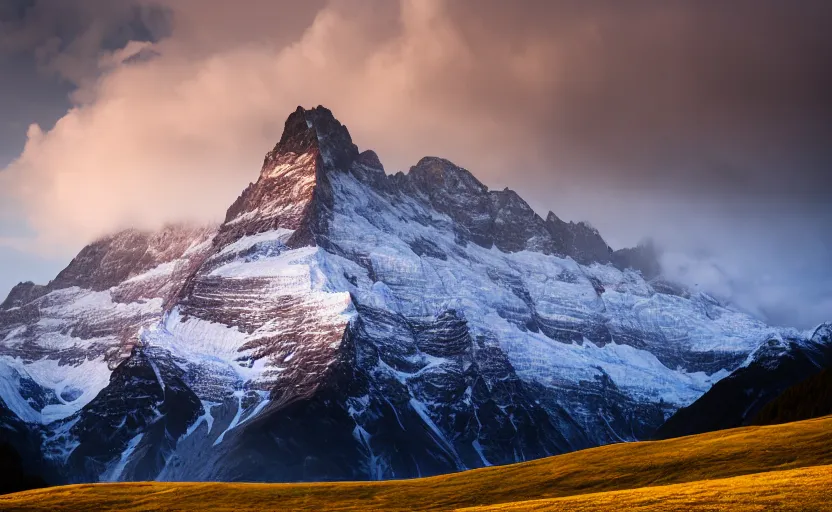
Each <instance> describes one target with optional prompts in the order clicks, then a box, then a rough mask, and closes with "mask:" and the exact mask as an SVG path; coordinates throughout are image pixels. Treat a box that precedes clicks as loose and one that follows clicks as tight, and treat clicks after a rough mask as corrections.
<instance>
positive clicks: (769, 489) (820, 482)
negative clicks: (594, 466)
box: [464, 466, 832, 512]
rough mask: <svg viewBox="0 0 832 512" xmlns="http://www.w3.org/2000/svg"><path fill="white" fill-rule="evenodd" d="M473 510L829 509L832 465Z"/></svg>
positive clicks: (748, 511) (747, 511)
mask: <svg viewBox="0 0 832 512" xmlns="http://www.w3.org/2000/svg"><path fill="white" fill-rule="evenodd" d="M464 510H466V511H469V512H475V511H476V512H486V511H488V512H497V511H499V512H521V511H523V512H527V511H536V512H543V511H569V512H584V511H586V512H590V511H592V512H604V511H607V510H609V511H615V512H621V511H622V510H651V511H656V512H658V511H675V510H688V511H706V510H708V511H711V510H731V511H737V512H751V511H768V510H779V511H800V510H806V511H809V510H811V511H825V510H832V466H815V467H810V468H801V469H791V470H788V471H772V472H769V473H757V474H755V475H745V476H737V477H734V478H722V479H719V480H703V481H699V482H690V483H686V484H675V485H663V486H659V487H642V488H640V489H631V490H627V491H610V492H602V493H596V494H583V495H580V496H570V497H567V498H555V499H549V500H534V501H523V502H516V503H510V504H505V505H494V506H485V507H476V508H468V509H464Z"/></svg>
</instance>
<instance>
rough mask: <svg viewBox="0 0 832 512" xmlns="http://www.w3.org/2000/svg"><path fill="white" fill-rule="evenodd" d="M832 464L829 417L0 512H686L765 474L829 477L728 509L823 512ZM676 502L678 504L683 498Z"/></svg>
mask: <svg viewBox="0 0 832 512" xmlns="http://www.w3.org/2000/svg"><path fill="white" fill-rule="evenodd" d="M830 464H832V418H830V417H827V418H820V419H816V420H808V421H802V422H797V423H789V424H785V425H775V426H768V427H744V428H739V429H734V430H727V431H720V432H713V433H709V434H702V435H698V436H691V437H685V438H681V439H672V440H669V441H654V442H640V443H619V444H615V445H610V446H603V447H600V448H592V449H588V450H581V451H578V452H574V453H569V454H565V455H559V456H556V457H550V458H546V459H541V460H536V461H532V462H526V463H521V464H512V465H509V466H501V467H493V468H482V469H477V470H472V471H465V472H461V473H454V474H450V475H443V476H438V477H432V478H420V479H412V480H397V481H386V482H339V483H312V484H231V483H155V482H154V483H148V482H141V483H126V484H115V485H77V486H68V487H57V488H53V489H44V490H40V491H32V492H27V493H20V494H17V495H11V496H6V497H0V509H12V510H14V509H15V508H17V509H25V510H50V511H52V510H79V509H80V510H119V511H127V510H130V511H132V510H137V511H138V510H141V511H151V510H172V509H173V510H176V509H198V510H236V511H248V510H257V511H260V510H315V511H324V510H341V511H343V510H361V511H366V510H383V511H388V512H390V511H405V510H407V511H413V510H457V509H460V508H464V507H473V506H489V505H491V506H497V505H498V504H500V505H507V504H511V503H512V502H518V501H523V500H539V499H553V498H563V497H573V498H574V499H575V500H580V499H584V500H598V499H599V498H600V499H601V500H603V497H601V496H598V493H605V492H611V491H621V490H626V489H640V491H639V492H642V493H651V492H653V493H656V495H657V496H667V494H665V493H667V490H668V489H667V488H666V487H665V486H668V485H680V484H688V487H687V489H688V490H690V491H691V494H690V495H689V499H688V500H680V501H675V502H671V503H673V504H674V505H673V506H672V507H670V509H671V510H688V507H689V506H690V505H693V504H695V501H694V500H695V499H696V497H697V495H696V493H697V492H699V491H700V490H707V488H708V487H710V486H713V485H716V486H719V485H720V484H719V482H724V483H729V482H728V481H727V480H726V479H728V478H732V477H742V476H746V478H752V477H753V476H754V475H760V476H761V477H763V478H765V475H769V476H772V475H773V474H774V473H778V472H780V471H797V472H800V471H801V470H806V471H824V472H825V473H824V475H825V476H824V478H823V479H822V480H821V481H819V482H815V485H810V482H807V481H801V482H800V483H805V484H806V487H805V488H798V487H797V485H794V484H797V483H798V482H797V481H792V482H790V483H789V485H783V486H782V488H781V489H772V488H771V487H766V486H760V485H752V486H741V485H737V483H735V482H731V483H732V484H734V485H737V487H736V488H735V490H734V492H732V491H730V490H729V489H725V488H724V487H723V489H722V493H721V494H722V499H728V500H730V499H731V498H732V496H736V495H735V492H737V493H739V492H742V493H743V495H744V497H746V498H747V501H746V503H747V504H748V505H754V504H755V503H756V504H757V508H756V509H755V508H751V510H770V509H771V508H770V507H766V506H764V505H765V504H766V503H767V502H766V501H765V500H769V499H776V498H777V497H778V496H784V497H785V498H789V497H793V498H797V497H800V496H801V492H800V491H801V489H802V490H803V491H811V492H812V496H813V498H814V500H813V501H803V502H800V505H801V506H803V507H804V508H803V509H804V510H821V509H819V508H816V507H814V506H813V505H815V504H818V505H823V504H824V500H823V499H822V498H825V497H827V496H828V492H826V491H828V489H829V485H828V484H829V483H832V482H830V476H829V473H828V471H829V467H830V466H829V465H830ZM775 470H776V471H775ZM799 474H800V473H795V474H792V475H791V476H796V477H797V476H798V475H799ZM775 478H777V477H776V476H775ZM817 484H820V485H817ZM754 491H758V492H756V493H755V492H754ZM759 491H763V492H759ZM771 491H776V492H771ZM683 492H684V491H683ZM746 493H747V494H746ZM673 494H676V493H673ZM755 494H756V496H755ZM674 499H677V500H678V499H679V496H678V494H676V497H675V498H674ZM818 499H820V500H818ZM756 500H760V501H759V502H756ZM815 500H818V501H815ZM826 501H828V500H826ZM622 503H626V502H623V501H619V502H618V505H620V506H619V507H618V508H617V510H629V508H627V507H625V506H623V505H622ZM659 503H661V502H659ZM706 503H707V502H706ZM717 503H718V502H717ZM717 503H711V506H710V508H706V510H724V508H719V507H718V506H717ZM769 503H770V502H769ZM601 504H603V502H602V503H601ZM649 504H650V503H646V504H645V503H642V504H641V505H649ZM776 504H777V503H776V502H774V505H776ZM774 509H775V510H779V509H778V508H776V507H775V508H774ZM566 510H569V509H568V508H567V509H566ZM638 510H642V509H641V508H638ZM648 510H649V509H648ZM731 510H733V509H731Z"/></svg>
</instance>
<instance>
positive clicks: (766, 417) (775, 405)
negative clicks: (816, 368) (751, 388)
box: [752, 368, 832, 425]
mask: <svg viewBox="0 0 832 512" xmlns="http://www.w3.org/2000/svg"><path fill="white" fill-rule="evenodd" d="M830 414H832V368H826V369H824V370H822V371H821V372H820V373H817V374H815V375H812V376H811V377H809V378H808V379H806V380H803V381H801V382H799V383H797V384H795V385H794V386H792V387H790V388H788V389H786V391H784V392H782V393H781V394H780V396H778V397H777V398H775V399H774V400H772V401H771V402H769V403H767V404H766V406H765V407H763V409H762V410H761V411H760V412H759V413H758V414H757V416H756V417H755V418H754V421H753V422H752V423H753V424H754V425H776V424H778V423H787V422H790V421H798V420H805V419H810V418H819V417H821V416H828V415H830Z"/></svg>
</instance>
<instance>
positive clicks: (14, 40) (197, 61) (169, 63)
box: [0, 0, 832, 328]
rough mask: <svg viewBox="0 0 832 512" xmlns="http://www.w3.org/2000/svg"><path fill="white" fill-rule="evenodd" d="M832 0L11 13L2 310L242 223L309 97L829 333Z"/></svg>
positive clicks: (743, 303)
mask: <svg viewBox="0 0 832 512" xmlns="http://www.w3.org/2000/svg"><path fill="white" fill-rule="evenodd" d="M830 23H832V3H830V2H828V1H825V0H817V1H816V0H803V1H802V2H800V4H799V7H796V6H795V4H794V3H791V2H782V1H769V0H725V1H721V2H699V1H696V0H690V1H682V0H677V1H665V0H650V1H647V0H644V1H642V0H632V1H628V2H620V1H617V0H598V1H594V0H562V1H556V2H553V1H548V0H542V1H532V0H518V1H514V2H504V1H500V0H476V1H474V0H467V1H466V0H402V1H400V2H395V1H387V0H369V1H367V0H363V1H361V0H331V1H330V0H319V1H304V2H294V1H292V2H288V1H277V0H240V1H235V2H226V1H224V0H117V1H114V0H62V1H60V2H56V1H49V0H3V1H2V2H0V295H5V294H6V292H7V291H8V290H9V289H10V288H11V287H12V286H13V285H14V284H15V283H17V282H18V281H24V280H33V281H36V282H42V283H45V282H47V281H48V280H49V279H51V278H52V277H54V275H55V274H56V273H57V272H58V271H59V270H60V269H61V268H62V267H63V266H65V265H66V264H67V263H68V262H69V260H70V259H71V258H72V257H73V255H74V254H76V253H77V252H78V250H79V249H80V248H81V247H83V246H84V245H85V244H86V243H88V242H90V241H92V240H94V239H95V238H97V237H100V236H102V235H105V234H107V233H110V232H113V231H115V230H118V229H123V228H126V227H137V228H142V229H153V228H157V227H159V226H161V225H162V224H164V223H166V222H170V221H180V220H186V221H193V222H208V221H215V220H219V219H221V218H222V216H223V214H224V211H225V209H226V208H227V207H228V205H230V203H231V202H232V201H233V200H234V199H235V198H236V197H237V196H238V195H239V193H240V192H241V191H242V189H243V188H244V187H245V186H246V185H247V184H248V183H249V182H250V181H253V180H255V179H256V177H257V173H258V171H259V166H260V164H261V162H262V158H263V155H264V154H265V153H266V152H267V151H268V150H269V149H271V147H272V146H273V145H274V144H275V142H276V141H277V140H278V139H279V138H280V132H281V130H282V126H283V122H284V120H285V118H286V117H287V115H288V114H289V113H290V112H292V111H293V110H294V109H295V108H296V107H297V106H298V105H302V106H305V107H312V106H316V105H319V104H322V105H325V106H327V107H328V108H330V109H331V110H332V111H333V112H334V114H335V115H336V117H338V118H339V120H340V121H341V122H343V123H344V124H346V125H347V127H348V128H349V130H350V132H351V134H352V136H353V139H354V141H355V142H356V143H357V144H358V146H359V147H360V148H361V149H373V150H375V151H376V152H377V153H378V154H379V156H380V158H381V160H382V162H383V163H384V165H385V168H386V170H387V171H388V172H391V173H392V172H396V171H399V170H403V171H406V170H407V169H408V168H409V167H410V166H411V165H413V164H415V162H417V161H418V160H419V159H420V158H421V157H422V156H425V155H433V156H442V157H445V158H448V159H450V160H452V161H454V162H455V163H457V164H458V165H461V166H463V167H466V168H468V169H469V170H471V171H472V172H473V173H474V174H475V175H476V176H477V177H478V178H480V179H481V180H482V181H483V182H484V183H486V184H487V185H489V186H490V187H492V188H498V189H501V188H503V187H506V186H508V187H511V188H513V189H514V190H516V191H517V192H518V193H519V194H520V195H521V196H522V197H524V198H525V199H526V200H527V201H528V202H529V203H530V204H531V205H532V207H533V208H535V210H536V211H538V213H540V214H542V215H545V214H546V212H547V211H549V210H552V211H554V212H555V213H556V214H557V215H558V216H560V217H561V218H564V219H567V220H576V221H577V220H586V221H589V222H590V223H591V224H592V225H594V226H596V227H597V228H598V229H599V230H600V231H601V233H602V235H603V236H604V237H605V239H606V240H607V242H608V243H609V244H610V245H611V246H612V247H613V248H620V247H625V246H631V245H634V244H636V243H638V242H639V241H641V240H643V239H644V238H646V237H650V238H652V239H654V240H655V242H656V243H657V245H658V246H659V247H660V248H661V249H662V251H663V252H662V264H663V266H664V269H665V272H666V273H667V275H668V276H669V277H671V278H673V279H675V280H678V281H681V282H683V283H685V284H688V285H689V286H691V287H694V288H696V289H701V290H704V291H707V292H709V293H712V294H714V295H716V296H718V297H720V298H722V299H724V300H726V301H729V302H731V303H732V304H734V305H736V306H737V307H739V308H741V309H744V310H746V311H748V312H750V313H751V314H754V315H756V316H758V317H760V318H762V319H764V320H766V321H768V322H771V323H773V324H777V325H790V326H796V327H800V328H811V327H813V326H814V325H816V324H818V323H820V322H822V321H826V320H832V271H830V263H832V206H830V205H831V204H832V201H830V193H832V167H831V166H832V143H830V141H832V94H830V93H829V91H830V90H832V67H830V66H829V62H832V36H829V35H828V34H827V32H828V30H827V28H828V26H830Z"/></svg>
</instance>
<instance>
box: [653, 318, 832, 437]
mask: <svg viewBox="0 0 832 512" xmlns="http://www.w3.org/2000/svg"><path fill="white" fill-rule="evenodd" d="M831 367H832V324H823V325H821V326H819V327H818V328H817V329H815V331H814V332H813V333H812V335H811V337H809V339H794V338H782V337H776V338H771V339H769V340H768V341H766V342H765V343H764V344H762V345H761V346H760V347H759V348H757V349H756V350H755V351H754V352H752V353H751V354H750V355H749V356H748V359H746V361H745V362H744V363H743V364H742V365H741V366H740V367H739V368H738V369H737V370H735V371H734V372H733V373H731V375H729V376H728V377H726V378H724V379H722V380H721V381H719V382H717V383H716V384H715V385H714V386H713V387H712V388H711V389H710V390H709V391H708V392H707V393H705V394H704V395H702V396H701V397H700V398H699V399H697V400H696V401H695V402H693V403H692V404H690V405H689V406H687V407H683V408H682V409H680V410H679V411H677V412H676V414H674V415H673V416H672V417H671V418H670V419H668V420H667V422H666V423H665V424H664V425H662V426H661V427H660V428H659V429H658V430H657V431H656V434H655V437H656V438H657V439H667V438H670V437H678V436H684V435H690V434H699V433H702V432H710V431H713V430H721V429H725V428H733V427H739V426H742V425H750V424H752V423H753V422H754V418H755V417H757V415H758V413H760V412H761V411H762V410H763V409H764V407H766V406H767V405H768V404H770V403H771V402H772V401H774V400H775V399H776V398H778V396H780V395H781V393H783V392H784V391H786V390H787V389H789V388H790V387H791V386H794V385H795V384H798V383H800V382H801V381H803V380H804V379H806V378H807V377H809V376H812V375H815V374H817V373H818V372H820V371H821V370H823V369H825V368H831ZM809 389H812V388H808V389H807V390H809ZM821 399H822V395H805V396H802V397H801V400H802V401H803V402H804V403H806V405H807V406H809V407H811V404H815V403H817V405H820V400H821ZM781 403H784V402H781ZM767 414H771V411H769V413H767ZM764 417H766V416H764ZM802 419H805V418H802Z"/></svg>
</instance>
